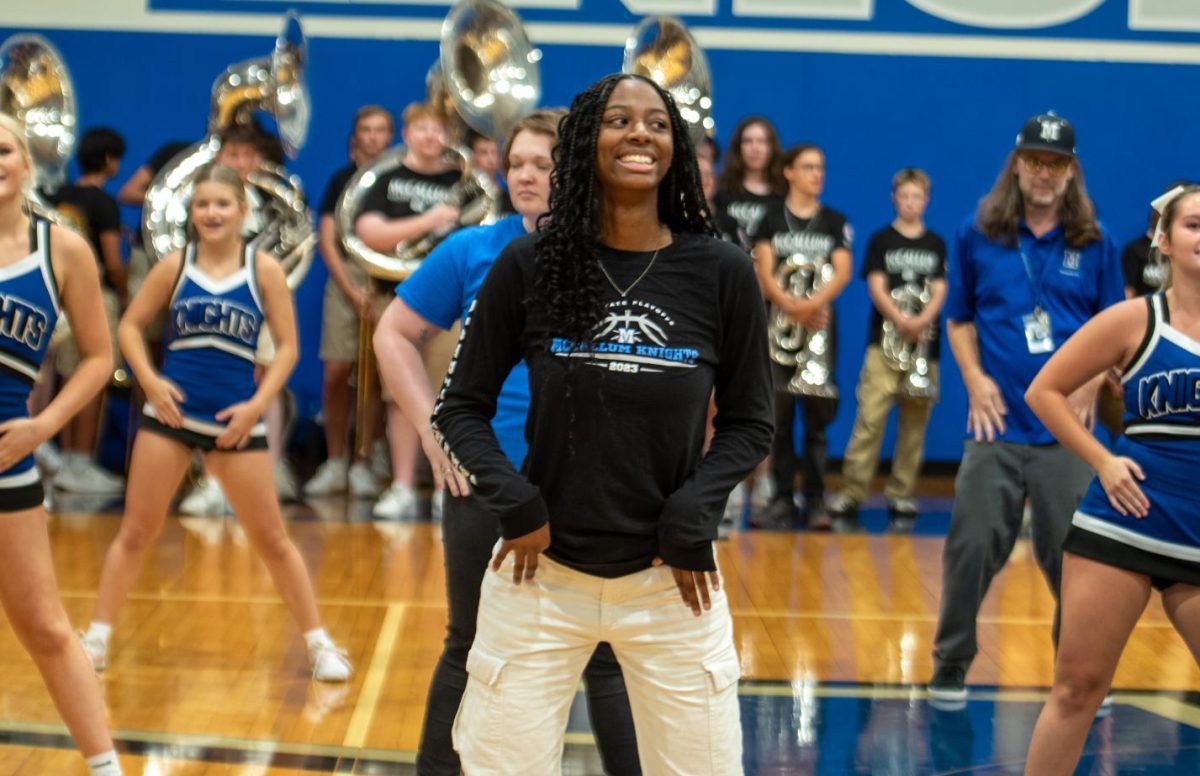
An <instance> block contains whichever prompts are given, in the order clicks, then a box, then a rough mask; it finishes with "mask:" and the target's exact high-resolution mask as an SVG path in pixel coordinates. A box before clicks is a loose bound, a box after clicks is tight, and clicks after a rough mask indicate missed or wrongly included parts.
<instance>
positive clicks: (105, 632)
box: [84, 620, 112, 644]
mask: <svg viewBox="0 0 1200 776" xmlns="http://www.w3.org/2000/svg"><path fill="white" fill-rule="evenodd" d="M111 635H112V626H111V625H109V624H108V623H107V622H100V621H99V620H92V622H91V624H90V625H88V629H87V633H85V634H84V636H86V637H87V638H92V637H95V638H98V639H101V640H103V641H104V643H105V644H107V643H108V637H109V636H111Z"/></svg>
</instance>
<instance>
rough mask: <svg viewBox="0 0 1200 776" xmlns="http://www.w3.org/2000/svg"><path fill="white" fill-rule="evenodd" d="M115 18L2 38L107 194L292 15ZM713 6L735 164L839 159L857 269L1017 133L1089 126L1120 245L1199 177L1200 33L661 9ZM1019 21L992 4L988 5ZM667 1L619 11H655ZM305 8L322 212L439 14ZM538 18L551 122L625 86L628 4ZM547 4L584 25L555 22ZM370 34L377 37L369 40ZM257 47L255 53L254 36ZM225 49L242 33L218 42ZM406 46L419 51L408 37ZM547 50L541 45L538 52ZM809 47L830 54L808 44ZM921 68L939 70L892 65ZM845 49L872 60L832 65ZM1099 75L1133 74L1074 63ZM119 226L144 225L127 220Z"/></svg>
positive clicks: (534, 20) (954, 430)
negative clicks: (50, 95) (63, 114)
mask: <svg viewBox="0 0 1200 776" xmlns="http://www.w3.org/2000/svg"><path fill="white" fill-rule="evenodd" d="M1022 1H1023V2H1024V4H1025V5H1026V6H1027V7H1030V8H1035V7H1039V4H1038V3H1030V2H1029V0H1022ZM9 2H10V0H3V2H0V5H7V4H8V3H9ZM108 2H109V0H106V2H105V3H96V4H95V6H91V7H92V8H95V7H96V6H100V7H103V6H106V5H108ZM111 2H112V3H113V6H114V8H118V9H119V10H120V13H119V14H118V16H120V15H121V14H124V16H128V17H130V18H131V19H133V21H131V22H129V23H128V24H126V23H125V22H123V21H122V20H121V19H116V20H112V19H104V18H101V17H99V16H98V17H97V18H96V19H94V20H91V21H89V20H87V19H84V18H82V17H79V16H72V14H73V13H74V14H77V13H80V12H79V11H78V9H79V8H83V7H84V6H83V5H81V3H80V2H79V1H78V0H60V2H57V3H56V2H54V1H53V0H48V2H46V3H45V4H44V7H43V8H42V9H40V10H35V11H30V10H29V9H25V10H24V11H20V13H25V14H26V17H22V18H30V19H32V20H33V21H34V22H38V23H29V24H28V25H27V26H23V27H19V28H11V27H0V37H7V35H9V34H11V33H14V32H19V31H37V32H40V33H41V34H44V35H45V36H47V37H48V38H49V39H50V40H51V41H52V42H53V43H54V44H55V45H56V46H57V47H58V48H59V49H60V51H61V52H62V54H63V55H64V57H65V59H66V61H67V63H68V65H69V67H70V69H71V72H72V75H73V77H74V81H75V86H76V91H77V95H78V100H79V109H80V121H81V126H82V127H84V128H86V127H90V126H96V125H107V126H111V127H114V128H116V129H117V130H119V131H120V132H121V133H122V134H124V135H125V137H126V139H127V142H128V147H129V151H128V154H127V156H126V161H125V165H124V167H123V169H122V172H121V175H120V176H119V177H118V179H117V180H116V181H115V182H114V185H113V186H112V189H113V191H114V192H115V190H116V188H117V186H118V185H119V184H120V183H121V182H123V181H124V179H125V178H126V177H127V176H128V175H129V174H130V173H132V171H133V170H134V169H135V168H136V167H137V166H138V165H139V164H140V163H141V162H142V161H144V160H145V159H146V158H147V157H148V156H149V154H150V153H151V152H152V151H153V150H154V149H155V148H156V147H157V146H158V144H159V143H161V142H163V141H165V140H169V139H183V140H188V139H195V138H198V137H199V136H200V135H201V134H202V133H203V131H204V128H205V123H206V120H207V115H206V113H207V110H208V104H209V89H210V86H211V84H212V81H213V79H214V78H215V77H216V76H217V75H218V74H219V73H220V72H221V71H222V70H223V69H224V68H225V67H226V66H227V65H229V64H230V63H233V62H235V61H239V60H243V59H246V58H251V57H258V56H262V55H264V54H266V53H267V52H268V51H269V49H270V47H271V45H272V42H273V38H272V36H271V35H269V34H267V32H266V30H269V29H272V28H273V27H274V26H275V25H276V21H275V20H276V19H277V18H278V15H279V14H280V13H281V12H282V9H284V8H286V7H287V6H286V4H283V3H278V2H253V1H247V0H238V2H236V3H234V2H230V1H229V0H136V2H135V0H111ZM638 2H641V3H642V5H640V6H639V5H637V3H638ZM710 2H711V5H712V6H713V8H714V9H715V12H714V13H713V14H711V15H696V16H684V18H685V20H686V21H687V22H688V24H689V25H690V26H691V27H692V29H693V30H694V31H695V32H696V33H697V35H698V36H699V37H700V38H701V40H702V41H703V43H704V44H705V48H706V51H707V53H708V58H709V62H710V65H711V68H712V72H713V81H714V89H713V91H714V99H715V103H716V111H715V114H716V120H717V128H718V136H719V138H720V140H721V141H722V145H723V146H724V145H725V144H726V142H727V139H728V134H729V132H730V131H731V129H732V128H733V126H734V124H735V123H736V122H737V120H738V118H739V117H740V116H741V115H743V114H745V113H750V112H757V113H765V114H766V115H768V116H769V117H771V118H772V119H773V120H774V121H775V123H776V124H777V126H778V127H779V130H780V133H781V135H782V138H783V140H784V143H785V145H788V144H792V143H797V142H801V141H816V142H818V143H820V144H821V145H823V146H824V147H825V148H826V150H827V155H828V182H827V187H826V193H825V197H824V199H825V201H826V203H827V204H828V205H830V206H833V207H836V208H838V209H840V210H842V211H844V212H846V213H847V214H848V215H849V217H850V219H851V221H852V223H853V224H854V227H855V229H856V231H857V235H858V241H857V244H856V250H855V261H856V270H857V265H858V263H859V262H860V261H861V258H862V250H863V249H864V248H865V244H866V238H867V236H868V235H869V234H870V233H871V232H872V231H873V230H875V229H876V228H878V227H880V226H881V225H883V224H885V223H887V222H888V221H889V220H890V219H891V217H892V210H891V205H890V202H889V199H888V195H889V185H890V179H891V175H892V173H893V172H894V171H895V170H897V169H898V168H900V167H905V166H918V167H922V168H924V169H926V170H927V171H928V172H929V173H930V175H931V176H932V178H933V181H934V189H933V199H932V203H931V205H930V208H929V212H928V221H929V224H930V225H931V227H932V228H933V229H934V230H936V231H938V232H940V233H941V234H942V235H943V236H945V237H946V238H947V242H950V238H951V237H952V235H953V232H954V230H955V229H956V227H957V225H958V224H959V223H960V222H961V221H962V220H963V218H964V217H965V216H966V215H967V214H968V213H970V212H971V211H972V209H973V208H974V205H975V203H976V201H977V200H978V198H979V197H980V196H981V195H982V194H983V193H984V192H985V191H986V190H987V189H988V188H989V187H990V185H991V184H992V182H993V180H994V178H995V175H996V173H997V171H998V169H999V167H1000V165H1001V163H1002V161H1003V159H1004V156H1005V154H1006V153H1007V151H1008V149H1009V148H1010V146H1011V144H1012V142H1013V138H1014V136H1015V134H1016V132H1017V129H1018V128H1019V127H1020V125H1021V123H1022V122H1023V120H1024V119H1025V118H1026V117H1028V116H1029V115H1032V114H1034V113H1038V112H1041V111H1044V110H1047V109H1054V110H1055V111H1057V112H1058V113H1059V114H1060V115H1063V116H1065V117H1067V118H1069V119H1070V120H1071V121H1072V122H1073V123H1074V124H1075V126H1076V129H1077V133H1078V139H1079V150H1080V154H1081V158H1082V161H1083V165H1084V168H1085V171H1086V174H1087V183H1088V186H1089V188H1090V190H1091V192H1092V195H1093V197H1094V199H1095V200H1096V202H1097V205H1098V207H1099V210H1100V215H1101V218H1102V219H1103V221H1104V222H1105V223H1106V224H1107V226H1108V227H1109V229H1110V231H1111V232H1112V234H1113V236H1114V238H1115V239H1116V240H1117V242H1118V243H1119V244H1123V243H1124V242H1125V241H1127V240H1129V239H1131V238H1133V237H1135V236H1137V235H1138V234H1139V233H1140V232H1141V231H1142V229H1143V228H1144V225H1145V221H1146V214H1147V207H1148V202H1149V200H1150V199H1151V198H1152V197H1153V196H1154V195H1155V194H1156V193H1158V192H1159V191H1160V190H1161V188H1162V187H1163V186H1164V185H1165V184H1166V183H1167V182H1169V181H1172V180H1174V179H1177V178H1181V177H1192V178H1196V177H1200V171H1197V169H1196V167H1197V164H1196V162H1195V160H1194V157H1195V155H1196V154H1195V151H1194V149H1193V148H1192V147H1191V142H1190V141H1191V139H1192V138H1193V137H1194V135H1195V128H1196V127H1197V126H1200V100H1198V99H1197V97H1196V95H1197V89H1196V85H1197V69H1196V64H1195V63H1196V62H1200V54H1198V53H1197V52H1198V51H1200V47H1198V46H1196V43H1197V42H1200V19H1197V18H1192V19H1190V20H1187V19H1184V20H1182V22H1181V23H1180V24H1179V25H1178V26H1179V27H1183V26H1188V25H1190V28H1191V29H1192V30H1194V31H1192V32H1180V31H1171V32H1160V31H1146V30H1140V29H1139V30H1131V29H1130V27H1131V26H1135V25H1133V24H1132V23H1131V9H1130V7H1129V6H1128V5H1127V2H1126V0H1106V1H1105V0H1055V1H1053V2H1052V0H1042V2H1041V5H1040V7H1042V8H1043V9H1045V8H1049V7H1050V6H1055V7H1061V8H1064V9H1067V10H1064V11H1063V13H1064V14H1068V12H1069V10H1070V7H1073V8H1075V9H1076V14H1082V15H1081V16H1080V18H1078V19H1075V20H1073V21H1068V22H1066V23H1062V24H1056V25H1054V26H1051V27H1034V28H1032V29H1001V28H996V27H991V28H985V27H976V26H972V25H967V24H959V23H955V22H951V21H947V20H946V19H943V18H940V17H939V16H937V15H934V14H931V13H927V12H925V11H922V10H919V9H918V8H917V7H916V6H918V5H920V6H923V7H925V8H930V7H935V10H936V9H944V8H946V7H948V6H969V5H975V6H979V5H980V4H979V3H978V2H974V3H971V2H966V1H965V0H919V2H918V0H913V2H911V3H910V2H906V1H904V0H879V2H878V3H875V4H872V2H871V0H851V1H850V2H847V1H846V0H826V2H825V5H826V6H831V7H832V6H837V7H848V6H852V5H857V6H859V7H860V9H861V8H867V9H870V11H869V12H870V14H871V17H870V18H867V19H857V20H855V19H840V20H839V19H832V20H831V19H805V18H787V17H778V18H771V17H761V16H759V17H747V16H746V15H745V13H744V7H743V6H751V5H752V3H751V0H719V1H718V0H699V2H698V4H697V3H696V1H695V0H660V1H659V2H658V3H657V6H654V9H656V10H657V9H667V8H677V9H678V8H689V9H694V8H698V7H701V6H704V5H706V4H710ZM1015 2H1017V0H1012V2H1009V0H995V5H996V7H1004V6H1011V5H1012V3H1015ZM1128 2H1130V3H1134V4H1138V3H1141V5H1142V6H1143V10H1146V9H1147V8H1148V9H1153V8H1154V7H1158V8H1167V10H1168V11H1175V12H1177V13H1178V14H1179V15H1181V16H1192V17H1195V16H1196V13H1195V12H1194V11H1192V10H1190V5H1192V4H1189V3H1180V2H1178V0H1128ZM131 3H132V4H133V5H137V6H138V7H137V8H136V9H135V10H136V13H133V12H132V11H130V10H129V9H130V7H131ZM654 3H655V0H627V4H629V5H633V6H634V7H637V8H641V9H646V8H650V7H651V6H652V5H653V4H654ZM794 3H795V5H793V6H792V10H793V11H798V9H800V8H801V7H804V8H812V7H814V3H813V2H810V0H794ZM735 4H736V5H737V6H738V9H737V11H738V12H737V13H735V9H734V7H733V6H734V5H735ZM1018 4H1020V3H1018ZM56 5H58V6H62V8H61V9H56V8H55V6H56ZM298 5H299V6H300V7H301V10H302V11H303V12H304V14H305V21H306V24H307V25H308V29H309V31H310V34H312V37H311V38H310V40H309V47H310V58H311V67H310V70H309V74H310V86H311V92H312V98H313V119H312V125H311V129H310V133H309V140H308V144H307V146H306V147H305V148H304V149H303V151H302V152H301V154H300V156H299V158H298V159H297V160H296V161H295V162H294V163H293V164H292V169H293V170H294V171H295V172H296V173H298V174H299V175H300V176H301V178H302V179H303V181H304V183H305V186H306V189H307V190H308V192H309V199H310V201H315V200H316V199H317V198H318V197H319V195H320V192H321V191H322V189H323V188H324V186H325V182H326V179H327V178H328V176H329V175H330V173H331V172H332V171H333V170H335V169H336V168H337V167H340V166H341V165H342V164H344V161H345V156H344V149H345V146H346V136H347V131H348V123H349V121H350V118H351V116H352V114H353V112H354V110H355V108H356V107H357V106H359V105H362V104H364V103H375V102H378V103H382V104H384V105H386V106H389V107H391V108H392V109H394V110H396V111H397V112H399V110H400V109H402V108H403V106H404V105H405V104H406V103H408V102H410V101H412V100H416V99H419V98H420V97H422V95H423V93H424V76H425V72H426V70H427V69H428V67H429V65H430V64H431V63H432V62H433V61H434V59H435V57H436V56H437V45H436V43H435V41H434V40H433V39H432V37H433V36H432V35H431V34H430V30H432V29H433V27H432V22H434V21H436V20H438V19H440V18H441V17H442V16H443V15H444V14H445V12H446V6H447V4H446V3H426V4H422V5H405V4H402V3H394V4H388V3H382V4H381V3H354V2H350V3H346V2H342V3H321V2H316V3H313V2H304V3H300V4H298ZM529 5H538V6H541V7H539V8H526V7H520V6H519V10H520V13H521V14H522V16H523V17H524V18H525V19H526V20H527V21H528V22H529V24H530V28H531V32H532V33H533V35H532V36H533V37H534V39H535V42H536V43H538V44H539V45H540V46H541V48H542V49H543V51H544V54H545V56H544V59H543V68H542V78H543V89H544V99H543V103H544V104H547V105H562V104H566V103H568V102H569V101H570V99H571V97H572V96H573V95H574V94H575V93H576V92H577V91H578V90H579V89H581V88H582V87H583V86H584V85H586V84H587V83H589V82H590V81H592V80H593V79H595V78H597V77H599V76H601V75H603V74H605V73H608V72H611V71H614V70H617V69H619V68H620V64H621V50H620V44H619V41H620V40H621V38H622V37H623V35H624V31H625V30H627V29H629V28H631V27H632V25H633V24H634V23H635V22H636V21H637V19H638V18H639V16H638V15H636V14H634V13H632V12H630V11H629V10H627V8H626V7H625V6H624V5H622V4H621V3H619V2H617V0H603V1H601V0H582V2H579V1H578V0H541V2H531V3H529ZM553 5H558V6H562V5H567V6H578V7H574V8H568V9H561V8H560V9H558V10H556V9H554V8H547V7H546V6H553ZM984 5H986V4H984ZM1195 5H1198V6H1200V4H1195ZM1093 6H1095V7H1094V9H1093V10H1091V11H1090V12H1088V11H1086V9H1087V8H1091V7H1093ZM1185 6H1188V7H1189V8H1188V9H1186V10H1185V8H1184V7H1185ZM1079 9H1082V10H1079ZM13 11H14V13H16V12H17V11H16V9H15V7H14V9H13ZM89 13H93V14H95V13H97V12H95V11H89ZM29 14H35V15H36V14H40V16H36V18H35V17H31V16H29ZM942 15H951V16H952V15H953V14H945V13H943V14H942ZM124 16H122V17H121V18H122V19H123V18H124ZM3 18H6V19H11V18H13V17H11V16H7V15H6V16H5V17H3ZM959 18H961V16H960V17H959ZM408 19H413V20H415V21H412V22H411V23H410V22H408V21H406V20H408ZM197 20H199V22H197ZM240 20H245V24H244V25H243V24H242V23H241V21H240ZM375 20H378V22H379V25H380V26H379V27H378V29H374V28H373V27H372V24H373V22H374V21H375ZM422 20H424V21H422ZM339 24H342V25H343V26H338V25H339ZM1137 26H1144V25H1137ZM197 29H202V30H203V31H202V32H199V33H197V32H194V31H193V30H197ZM246 29H255V30H261V31H262V33H261V34H244V33H245V30H246ZM130 30H153V31H130ZM221 30H227V31H228V32H229V33H230V34H214V33H219V32H220V31H221ZM347 30H348V31H349V32H348V33H347V32H345V31H347ZM408 30H411V31H412V35H413V37H415V38H417V39H398V38H399V37H400V36H401V35H403V34H404V32H405V31H408ZM539 30H540V31H542V33H543V38H548V39H549V40H546V39H539V38H538V35H537V31H539ZM590 30H594V33H595V34H594V37H593V36H592V34H591V32H589V31H590ZM239 31H240V32H239ZM812 32H818V33H821V34H818V35H808V34H805V33H812ZM233 33H237V34H233ZM397 33H399V34H397ZM381 35H387V37H388V39H381V38H380V36H381ZM420 38H427V39H420ZM555 40H561V41H582V42H581V43H567V42H553V41H555ZM926 50H928V52H929V54H923V53H915V54H914V53H900V54H893V53H888V52H890V51H916V52H925V51H926ZM846 51H852V52H866V53H840V52H846ZM956 53H961V55H956ZM930 54H931V55H930ZM1089 58H1090V59H1116V60H1123V61H1107V62H1106V61H1081V60H1084V59H1089ZM127 216H128V220H129V223H130V224H131V225H132V224H133V223H134V211H133V210H129V211H128V212H127ZM856 274H857V272H856ZM325 278H326V273H325V270H324V267H323V266H322V265H321V263H320V262H319V261H318V262H315V264H314V268H313V271H312V272H311V274H310V275H309V277H308V279H307V281H306V282H305V284H304V285H303V287H302V288H301V289H300V290H299V292H298V295H297V303H298V305H297V306H298V310H299V314H300V328H301V337H302V352H303V357H302V361H301V364H300V367H299V368H298V370H297V372H296V375H295V376H294V378H293V380H292V385H293V388H294V390H295V392H296V393H297V395H298V398H299V399H300V407H301V411H302V412H305V413H306V414H314V413H315V412H316V411H317V409H318V408H319V404H320V363H319V361H318V360H317V358H316V351H317V343H318V338H319V331H320V309H321V303H320V300H321V292H322V288H323V285H324V283H325ZM868 304H869V302H868V300H867V295H866V288H865V284H864V283H863V282H862V281H861V280H858V279H857V277H856V280H855V282H854V283H853V284H852V285H851V286H850V288H849V289H848V290H847V291H846V293H845V294H844V295H843V296H842V298H841V299H839V301H838V303H837V307H838V312H839V316H840V319H841V323H840V326H841V335H840V341H841V353H840V360H839V364H838V369H837V374H838V382H839V384H840V385H841V386H842V391H843V397H844V401H843V404H842V407H841V410H840V412H839V415H838V418H837V421H836V423H835V424H834V426H833V427H832V429H831V436H830V446H831V454H832V455H833V456H835V457H840V455H841V453H842V450H843V449H844V447H845V443H846V439H847V437H848V435H849V432H850V428H851V426H852V424H853V420H854V401H853V391H854V386H855V384H856V381H857V375H858V370H859V368H860V365H861V357H862V348H863V345H864V342H865V338H866V319H867V305H868ZM944 352H946V353H947V358H946V359H945V361H946V363H945V365H944V368H943V373H942V374H943V397H942V400H941V402H940V403H939V404H938V406H937V408H936V409H935V411H934V415H933V420H932V424H931V426H930V432H929V436H928V442H927V448H926V452H927V458H928V459H929V460H931V461H956V460H957V459H958V458H959V457H960V455H961V450H962V443H961V431H962V428H963V425H964V418H965V413H966V397H965V392H964V390H963V388H962V383H961V379H960V377H959V374H958V371H957V369H956V368H955V366H954V365H953V360H952V358H949V355H948V354H949V350H948V348H945V350H944ZM889 444H890V443H889ZM887 449H890V447H885V450H887ZM885 457H886V453H885Z"/></svg>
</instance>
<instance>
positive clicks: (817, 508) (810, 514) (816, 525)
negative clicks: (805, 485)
mask: <svg viewBox="0 0 1200 776" xmlns="http://www.w3.org/2000/svg"><path fill="white" fill-rule="evenodd" d="M814 500H815V501H816V502H817V503H816V504H815V505H814V506H812V507H810V508H807V509H805V510H804V518H805V519H804V524H805V525H806V526H807V527H808V530H810V531H828V530H830V529H832V528H833V518H832V517H831V516H830V515H829V510H828V509H826V508H825V500H824V499H814Z"/></svg>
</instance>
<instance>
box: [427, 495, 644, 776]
mask: <svg viewBox="0 0 1200 776" xmlns="http://www.w3.org/2000/svg"><path fill="white" fill-rule="evenodd" d="M499 538H500V526H499V524H498V523H497V522H496V518H495V516H494V515H492V514H491V513H490V512H488V511H487V510H486V509H484V508H483V507H482V506H481V505H480V504H479V502H478V501H477V500H476V499H475V498H474V497H473V496H468V497H467V498H452V497H450V496H447V497H446V505H445V509H444V511H443V517H442V544H443V548H444V554H445V562H446V599H447V601H448V603H449V607H450V622H449V625H448V626H447V628H446V642H445V646H444V647H443V649H442V657H441V659H440V660H438V664H437V668H436V669H435V670H434V672H433V680H432V682H431V683H430V686H429V700H428V702H427V703H426V706H425V726H424V729H423V730H422V732H421V746H420V750H419V751H418V753H417V774H418V776H442V775H443V774H445V776H459V773H460V772H461V771H460V766H459V761H458V755H457V754H456V753H455V751H454V747H453V746H452V745H451V740H450V731H451V728H452V727H453V726H454V717H455V715H457V714H458V707H459V704H460V703H461V702H462V696H463V691H464V690H466V687H467V653H468V652H470V651H471V644H472V643H474V641H475V619H476V617H477V616H478V614H479V589H480V587H481V586H482V584H483V576H484V574H486V573H487V568H488V564H489V563H490V562H491V559H492V549H493V548H494V547H495V545H496V541H497V540H498V539H499ZM583 676H584V683H585V686H586V690H587V704H588V714H589V716H590V717H591V720H592V730H593V731H594V732H595V734H596V744H597V746H598V747H599V748H600V759H601V761H602V762H603V764H604V771H605V773H608V774H614V776H639V775H640V774H641V772H642V769H641V765H640V764H639V761H638V754H637V738H636V736H635V734H634V729H633V713H632V712H631V711H630V709H629V696H628V695H627V694H626V692H625V677H624V676H623V675H622V674H621V667H620V665H618V664H617V658H616V656H615V655H614V654H613V651H612V647H610V646H609V645H608V644H606V643H601V644H600V645H599V646H598V647H596V652H595V654H593V655H592V659H591V660H590V661H589V662H588V664H587V668H585V669H584V672H583Z"/></svg>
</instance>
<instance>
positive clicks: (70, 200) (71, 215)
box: [45, 183, 121, 288]
mask: <svg viewBox="0 0 1200 776" xmlns="http://www.w3.org/2000/svg"><path fill="white" fill-rule="evenodd" d="M45 196H46V200H47V201H48V202H49V203H50V204H52V205H54V209H55V210H57V211H58V214H59V216H61V217H62V219H63V221H64V222H66V224H67V225H68V226H70V227H71V228H72V229H74V230H75V231H77V232H79V233H80V234H81V235H83V236H84V237H86V238H87V240H88V242H89V243H91V244H92V250H94V251H95V252H96V261H97V262H99V264H100V280H101V282H102V283H103V284H104V285H105V286H106V287H109V288H111V287H112V282H111V281H110V280H109V279H108V273H107V272H106V271H105V270H104V253H103V251H102V250H101V248H100V235H101V234H103V233H105V232H117V233H118V234H120V232H121V208H120V206H119V205H118V204H117V200H115V199H114V198H113V197H112V195H110V194H109V193H108V192H106V191H105V190H104V189H101V188H99V187H97V186H77V185H75V184H73V183H72V184H68V185H66V186H62V187H61V188H59V190H58V191H56V192H54V193H53V194H47V195H45Z"/></svg>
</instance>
